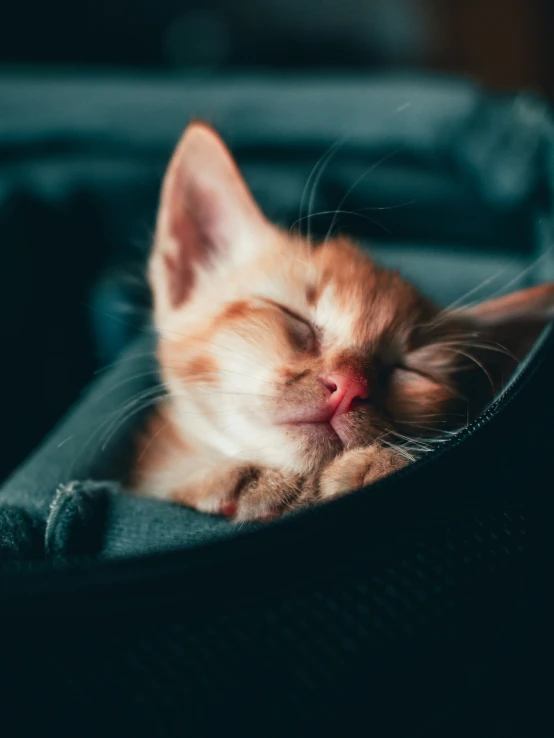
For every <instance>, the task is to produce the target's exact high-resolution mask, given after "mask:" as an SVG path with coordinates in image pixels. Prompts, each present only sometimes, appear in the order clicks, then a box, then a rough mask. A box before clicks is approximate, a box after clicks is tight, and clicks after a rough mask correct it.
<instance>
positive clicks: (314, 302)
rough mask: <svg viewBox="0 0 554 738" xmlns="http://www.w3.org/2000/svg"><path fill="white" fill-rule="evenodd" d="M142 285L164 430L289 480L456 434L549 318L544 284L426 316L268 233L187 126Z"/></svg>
mask: <svg viewBox="0 0 554 738" xmlns="http://www.w3.org/2000/svg"><path fill="white" fill-rule="evenodd" d="M149 276H150V282H151V285H152V289H153V293H154V306H155V320H156V326H157V329H158V332H159V335H160V341H159V361H160V366H161V371H162V375H163V379H164V381H165V383H166V385H167V387H168V389H169V393H170V410H171V417H172V419H173V422H174V423H175V425H176V428H177V429H178V430H179V431H180V433H181V434H182V435H183V436H185V437H186V439H187V441H188V442H189V443H191V442H192V443H193V444H197V445H198V446H199V447H206V448H209V449H212V450H215V451H218V452H220V453H222V454H224V455H225V456H230V457H234V458H236V459H240V460H243V461H245V462H248V463H253V464H260V465H264V466H274V467H278V468H281V469H283V470H287V471H291V472H294V473H307V472H309V471H312V470H314V469H315V468H317V467H318V466H320V465H322V464H323V463H325V462H327V461H329V460H330V459H331V458H333V457H334V456H335V455H337V454H338V453H340V452H341V451H342V450H343V449H344V448H346V449H351V448H355V447H357V446H362V445H367V444H369V443H371V442H372V441H374V440H376V439H379V440H380V442H381V443H385V444H392V445H400V446H402V445H403V444H405V443H408V444H409V443H410V441H408V440H407V439H409V438H410V439H411V438H418V439H421V438H422V437H423V438H432V437H437V438H441V437H445V436H444V434H445V432H448V431H450V430H452V429H455V428H458V427H461V426H463V425H465V424H466V423H467V421H468V418H471V417H474V416H475V414H476V413H478V412H479V411H480V410H481V409H482V408H483V407H484V406H485V405H486V404H487V403H488V402H489V401H490V400H491V399H492V398H493V396H494V393H496V392H497V391H498V390H499V389H500V388H501V387H502V385H503V384H504V383H505V382H506V381H507V379H508V378H509V376H510V374H511V373H512V372H513V371H514V369H515V367H516V365H517V361H518V360H519V359H521V358H522V356H523V355H524V353H525V352H526V350H528V348H529V347H530V346H531V345H532V343H533V341H534V340H535V339H536V337H537V336H538V334H539V333H540V331H541V329H542V328H543V326H544V325H545V323H546V321H547V320H548V317H549V316H550V315H551V314H552V311H553V308H554V286H553V285H545V286H541V287H536V288H533V289H530V290H526V291H523V292H519V293H516V294H514V295H509V296H507V297H503V298H500V299H498V300H493V301H490V302H488V303H484V304H482V305H479V306H477V307H473V308H471V309H463V310H457V311H453V312H445V311H440V310H439V309H438V308H437V307H435V306H434V305H433V304H432V303H431V302H430V301H429V300H427V299H426V298H425V297H423V296H422V295H421V294H420V293H419V292H418V291H417V290H416V289H415V288H414V287H413V286H411V285H410V284H408V283H407V282H405V281H404V280H403V279H401V277H400V276H399V275H398V274H397V273H396V272H391V271H388V270H386V269H383V268H381V267H379V266H377V265H376V264H375V263H374V262H373V261H372V260H371V259H370V258H368V256H367V255H365V254H364V253H362V251H360V250H358V249H357V248H356V246H355V245H354V244H353V243H351V242H350V241H348V240H345V239H342V238H341V239H328V240H326V241H325V242H324V243H309V242H308V241H307V240H305V239H303V238H301V237H300V236H297V235H290V234H289V233H287V232H284V231H281V230H279V229H277V228H276V227H275V226H273V225H272V224H270V223H269V222H268V221H267V220H266V219H265V218H264V216H263V215H262V213H261V212H260V210H259V208H258V207H257V205H256V203H255V202H254V200H253V199H252V196H251V194H250V193H249V191H248V189H247V187H246V185H245V183H244V181H243V179H242V177H241V175H240V174H239V171H238V169H237V167H236V165H235V163H234V162H233V160H232V158H231V156H230V154H229V152H228V151H227V149H226V148H225V146H224V144H223V142H222V141H221V140H220V139H219V137H218V136H217V135H216V134H215V133H214V131H213V130H211V129H210V128H208V127H207V126H205V125H203V124H199V123H196V124H193V125H191V126H189V128H188V129H187V131H186V132H185V134H184V136H183V138H182V140H181V142H180V143H179V145H178V147H177V150H176V152H175V154H174V156H173V159H172V161H171V163H170V165H169V168H168V171H167V174H166V177H165V181H164V184H163V190H162V196H161V204H160V209H159V214H158V223H157V232H156V237H155V245H154V249H153V253H152V256H151V260H150V265H149Z"/></svg>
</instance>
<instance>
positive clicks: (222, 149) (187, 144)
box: [149, 123, 271, 319]
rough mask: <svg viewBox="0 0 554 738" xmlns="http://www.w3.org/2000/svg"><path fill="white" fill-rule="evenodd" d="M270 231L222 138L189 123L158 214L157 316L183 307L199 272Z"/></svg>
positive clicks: (236, 257)
mask: <svg viewBox="0 0 554 738" xmlns="http://www.w3.org/2000/svg"><path fill="white" fill-rule="evenodd" d="M270 229H271V226H270V224H269V223H268V221H266V219H265V218H264V216H263V215H262V213H261V212H260V210H259V208H258V206H257V205H256V203H255V202H254V199H253V198H252V195H251V194H250V192H249V190H248V188H247V186H246V184H245V182H244V180H243V178H242V177H241V175H240V172H239V170H238V168H237V166H236V164H235V162H234V161H233V158H232V157H231V154H230V153H229V151H228V149H227V147H226V146H225V144H224V143H223V141H222V140H221V138H220V137H219V136H218V135H217V133H216V132H215V131H214V130H213V129H212V128H210V127H209V126H207V125H205V124H203V123H192V124H191V125H189V126H188V128H187V129H186V130H185V133H184V134H183V137H182V138H181V140H180V142H179V144H178V146H177V148H176V150H175V153H174V154H173V157H172V159H171V162H170V164H169V167H168V169H167V172H166V175H165V179H164V183H163V187H162V193H161V199H160V207H159V210H158V220H157V226H156V235H155V240H154V249H153V252H152V256H151V259H150V265H149V277H150V283H151V286H152V289H153V292H154V304H155V313H156V318H157V319H159V318H160V317H162V316H164V315H167V314H168V313H171V311H173V310H175V309H178V308H179V307H180V306H182V305H183V303H184V302H185V301H186V300H187V298H188V296H189V294H190V292H191V290H192V288H193V286H194V284H195V281H196V278H197V276H198V271H199V269H206V268H209V267H210V266H214V265H217V264H218V263H220V262H221V261H222V260H229V259H231V260H233V261H235V262H236V263H240V262H241V260H244V259H246V258H248V256H249V255H250V254H251V253H252V251H253V249H255V248H256V247H259V245H260V241H262V240H263V239H264V238H267V237H268V234H269V231H270Z"/></svg>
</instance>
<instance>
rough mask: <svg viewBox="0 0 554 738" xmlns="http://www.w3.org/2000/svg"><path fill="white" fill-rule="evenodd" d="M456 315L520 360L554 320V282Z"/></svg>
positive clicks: (487, 302)
mask: <svg viewBox="0 0 554 738" xmlns="http://www.w3.org/2000/svg"><path fill="white" fill-rule="evenodd" d="M457 314H458V315H461V316H463V317H464V318H469V319H470V320H471V322H473V324H474V325H476V327H477V329H478V330H479V331H480V332H482V333H483V334H484V335H485V336H486V337H487V338H488V339H489V340H491V341H495V342H497V343H498V344H499V346H502V347H503V348H505V349H506V350H508V351H509V352H510V353H512V354H513V355H514V356H515V357H516V358H517V360H518V361H521V359H523V358H524V357H525V355H526V353H527V352H528V351H529V350H530V349H531V347H532V346H533V344H534V342H535V341H536V340H537V338H538V337H539V335H540V334H541V332H542V331H543V329H544V328H545V327H546V325H547V323H548V322H549V321H550V320H552V319H553V318H554V283H551V284H542V285H538V286H537V287H530V288H529V289H525V290H520V291H518V292H513V293H512V294H509V295H504V296H503V297H498V298H496V299H493V300H487V301H486V302H482V303H480V304H479V305H475V306H474V307H471V308H465V309H463V310H461V311H457Z"/></svg>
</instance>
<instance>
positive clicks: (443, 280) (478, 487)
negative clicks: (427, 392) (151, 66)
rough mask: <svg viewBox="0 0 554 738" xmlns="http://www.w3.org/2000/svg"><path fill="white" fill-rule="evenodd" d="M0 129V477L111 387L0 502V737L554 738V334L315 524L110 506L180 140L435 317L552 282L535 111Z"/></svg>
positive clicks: (325, 100)
mask: <svg viewBox="0 0 554 738" xmlns="http://www.w3.org/2000/svg"><path fill="white" fill-rule="evenodd" d="M0 113H1V115H0V160H1V161H2V173H1V180H0V181H1V182H2V184H3V185H4V187H3V190H2V191H1V194H2V200H1V202H0V233H1V234H2V237H3V239H4V253H5V257H4V258H5V264H6V271H5V278H4V283H5V284H4V285H3V296H4V298H5V303H4V315H5V316H6V318H5V321H4V323H5V326H6V327H5V345H6V348H7V351H6V353H5V365H4V366H3V367H2V369H1V371H2V380H3V381H2V386H3V387H5V388H6V392H5V402H4V409H5V418H4V420H5V422H4V428H5V431H6V441H4V440H3V444H4V443H5V448H6V453H7V457H6V460H5V468H6V469H8V468H9V467H10V466H13V465H14V464H15V463H16V462H17V461H18V460H19V458H21V457H22V455H23V454H24V453H25V452H26V450H27V449H28V448H29V445H31V444H32V443H34V442H35V441H36V440H37V438H38V437H39V436H40V435H41V434H42V433H43V432H44V430H45V427H46V426H48V425H50V424H51V423H52V422H53V420H54V418H55V417H57V416H59V415H60V414H61V413H62V412H63V410H64V409H65V407H66V406H67V405H68V403H69V402H70V401H71V400H72V399H73V397H74V396H75V394H76V392H77V391H78V389H79V388H80V387H81V386H82V385H83V384H84V382H85V380H86V378H87V377H89V376H90V375H91V374H92V372H93V371H95V369H97V368H98V367H99V366H100V365H101V364H105V363H107V362H115V364H114V365H113V366H111V367H108V368H106V369H104V370H103V371H102V374H101V376H100V377H98V378H96V379H95V380H94V381H92V383H91V385H90V386H89V388H88V389H87V390H86V392H85V394H84V395H83V397H82V398H81V399H80V400H79V401H78V402H77V403H76V404H75V406H74V407H73V409H72V410H71V411H70V412H69V414H68V415H67V417H65V418H64V419H63V420H62V421H61V422H60V423H59V424H58V426H57V427H56V429H55V430H54V431H53V432H52V433H51V434H50V435H49V436H48V437H47V439H46V440H45V441H44V442H43V443H42V445H41V446H40V447H39V448H38V450H37V451H35V452H34V453H33V454H32V455H31V456H30V457H29V459H28V460H27V461H26V462H24V463H23V464H22V465H21V466H20V467H19V469H18V470H17V471H15V473H13V475H12V476H11V477H10V478H9V479H8V480H7V481H6V483H5V484H4V486H3V487H2V489H1V490H0V554H1V559H0V563H1V569H0V614H1V615H3V616H4V617H8V616H11V618H12V619H11V621H10V624H9V625H8V626H7V628H5V630H4V634H5V637H4V647H3V649H2V660H1V664H0V668H1V669H2V674H3V676H4V679H3V683H2V689H1V690H0V694H1V695H2V698H3V700H4V701H5V703H6V706H5V708H4V709H3V710H2V718H1V720H2V725H3V726H4V728H5V729H6V733H5V734H6V735H7V736H12V735H33V734H34V733H35V732H36V731H37V730H44V729H45V725H46V726H50V727H51V730H52V731H53V732H54V731H55V732H56V733H57V734H58V735H59V734H64V735H65V734H68V735H69V734H71V735H78V736H89V735H90V736H107V735H112V734H113V735H116V734H117V735H119V736H120V735H132V736H135V735H148V736H157V735H160V736H164V738H166V737H167V736H179V737H180V736H184V735H190V736H194V738H197V737H200V736H216V735H239V734H241V735H247V736H250V735H252V736H264V737H266V736H273V735H275V736H293V735H298V736H308V735H318V736H319V735H334V736H342V735H356V734H369V733H372V734H374V735H378V736H384V735H387V736H389V735H391V736H392V735H394V736H396V735H403V736H444V735H449V736H458V735H459V736H462V735H463V736H466V735H468V734H469V735H473V736H486V737H487V738H492V737H493V736H499V737H500V736H502V738H506V737H507V736H524V735H525V736H527V735H529V736H531V735H532V736H537V737H538V736H543V735H545V736H546V735H551V734H554V724H553V722H552V719H551V716H550V714H549V709H548V707H549V702H550V691H551V688H552V683H551V682H552V679H551V678H550V676H549V675H548V671H546V672H544V671H541V666H542V665H544V669H548V667H549V660H550V658H551V657H552V650H551V648H550V639H549V630H550V628H549V614H550V613H549V609H550V593H549V589H550V581H551V562H552V534H551V531H552V529H553V523H554V516H553V509H552V494H551V489H552V476H553V471H554V463H553V460H552V458H553V442H554V434H553V431H552V423H551V417H552V407H553V397H552V381H551V378H552V376H554V346H553V344H554V338H553V337H552V335H551V333H550V330H547V331H545V333H544V334H543V336H542V337H541V339H540V341H539V342H538V344H537V345H536V346H535V348H534V350H533V351H532V352H531V355H530V356H529V357H528V359H527V360H526V361H525V362H524V364H523V365H522V366H521V367H520V369H519V371H518V373H517V376H516V377H515V378H514V379H513V380H512V382H511V384H510V386H509V387H508V388H507V389H506V390H505V391H504V392H503V394H502V395H501V396H500V397H499V398H498V399H497V400H496V401H495V402H494V403H493V404H492V405H491V406H490V407H489V408H488V409H487V410H486V411H485V413H484V414H483V415H482V416H481V418H480V419H479V420H478V421H477V422H475V423H473V424H472V425H470V426H469V427H468V428H466V429H465V430H463V431H462V432H460V433H459V434H458V435H457V436H455V437H454V438H453V439H452V440H451V441H449V442H448V443H445V444H444V445H443V446H442V447H441V448H440V450H438V451H435V452H433V453H432V454H430V455H428V456H426V457H425V458H423V459H422V460H421V461H419V462H418V463H416V464H414V465H413V466H411V467H409V468H407V469H405V470H403V471H402V472H400V473H397V474H395V475H394V476H392V477H390V478H388V479H385V480H383V481H382V482H380V483H378V484H376V485H374V486H372V487H370V488H368V489H365V490H360V491H358V492H356V493H355V494H352V495H350V496H348V497H346V498H344V499H341V500H339V501H337V502H334V503H332V504H329V505H327V506H324V507H321V508H319V509H313V510H309V511H307V512H305V513H302V514H299V515H297V516H294V517H291V518H288V519H284V520H282V521H278V522H277V523H275V524H272V525H269V526H247V527H243V528H240V529H237V528H235V527H233V526H232V525H231V524H229V523H227V522H226V521H223V520H220V519H218V518H212V517H209V516H204V515H201V514H199V513H196V512H194V511H192V510H188V509H185V508H181V507H178V506H174V505H171V504H166V503H161V502H155V501H152V500H141V499H136V498H134V497H131V496H128V495H126V494H124V493H122V492H121V491H120V489H119V487H118V485H117V483H116V481H117V480H118V479H119V478H120V477H121V475H122V473H123V470H124V469H125V466H126V463H127V461H128V458H129V456H128V455H129V451H130V449H131V443H132V435H133V431H134V429H135V428H136V427H137V425H138V424H139V423H140V419H141V417H142V414H143V413H144V407H143V402H142V401H141V400H140V399H138V398H140V397H142V399H143V400H144V399H146V398H148V391H149V388H150V387H151V386H152V383H153V381H154V378H155V377H154V374H153V371H155V362H154V359H153V356H152V352H153V349H154V346H155V338H154V336H153V333H152V330H151V329H150V327H149V323H148V320H147V319H143V316H144V314H145V313H144V312H141V311H142V308H143V307H144V305H145V303H143V302H142V301H141V300H140V299H139V298H138V293H137V292H136V290H135V288H134V287H133V286H129V283H128V281H126V280H125V279H123V278H122V275H124V274H125V273H128V272H129V269H130V264H131V262H132V263H133V264H134V265H136V266H137V267H138V269H139V271H140V269H141V268H142V266H143V265H144V261H145V258H146V255H147V251H148V247H149V243H148V232H149V229H150V228H151V226H152V223H153V219H154V213H155V207H156V200H157V194H158V188H159V184H160V181H161V177H162V175H163V171H164V167H165V165H166V163H167V160H168V158H169V155H170V152H171V149H172V147H173V146H174V144H175V142H176V140H177V138H178V136H179V135H180V133H181V130H182V129H183V127H184V126H185V124H186V123H187V121H188V120H189V119H190V117H192V116H194V117H203V118H207V119H208V120H209V121H210V122H212V123H213V124H214V125H215V126H216V127H217V128H218V129H219V130H220V131H221V132H222V134H223V135H224V137H225V138H226V140H227V142H228V143H229V145H230V147H231V149H232V150H233V152H234V153H235V155H236V156H237V159H238V161H239V164H240V165H241V168H242V169H243V171H244V173H245V176H246V179H247V180H248V182H249V184H250V186H251V188H252V190H253V192H254V195H255V196H256V198H257V199H258V201H259V202H260V204H261V205H262V207H263V209H264V210H265V212H266V213H267V215H268V217H270V218H271V219H273V220H276V221H278V222H280V223H283V224H288V225H291V224H292V223H293V222H294V221H296V220H297V219H298V218H302V217H303V215H306V204H307V203H309V205H310V213H311V214H315V213H322V214H321V215H313V217H311V218H310V224H311V228H312V232H317V233H320V234H322V235H323V234H325V232H326V230H327V228H329V226H330V223H331V222H332V220H333V218H334V216H333V211H334V210H336V209H337V207H338V206H339V203H340V209H342V210H344V211H349V213H350V214H349V215H348V214H346V215H345V214H341V215H340V216H339V222H340V225H341V227H344V229H345V230H348V231H349V232H350V233H353V234H354V235H355V236H357V237H358V238H359V239H362V240H363V241H364V242H365V241H368V242H371V246H372V249H373V250H374V252H375V254H376V257H377V258H378V259H381V260H382V261H384V262H385V263H391V264H397V265H399V266H400V267H401V269H402V271H403V272H404V273H405V274H406V276H407V277H408V278H411V279H413V280H414V281H415V282H416V283H417V284H419V285H420V286H421V287H422V288H423V289H424V290H425V291H426V292H427V294H429V296H431V297H433V298H435V299H437V300H438V301H439V302H441V303H443V304H448V303H450V302H452V301H454V300H458V299H462V298H464V296H465V297H466V298H467V299H474V298H475V297H476V296H479V297H485V296H487V295H488V294H492V293H496V292H497V291H499V290H503V289H506V290H508V289H514V288H515V287H516V286H524V285H526V284H531V283H533V282H537V281H544V280H546V279H552V278H553V275H554V270H553V268H552V267H553V262H554V257H553V254H552V184H553V182H554V171H553V163H554V158H553V156H554V134H553V130H554V129H553V126H552V122H551V120H550V118H549V114H548V111H547V110H546V109H545V108H544V106H543V105H542V104H541V103H540V102H539V101H537V100H536V99H534V98H532V97H526V96H519V97H491V96H487V95H485V94H484V93H483V92H482V91H480V90H479V89H477V88H476V87H474V86H472V85H470V84H469V83H465V82H453V81H450V80H432V79H400V78H382V79H373V80H370V81H363V80H347V79H343V80H336V81H325V80H322V79H318V80H317V81H314V80H309V79H308V80H304V81H302V80H301V81H298V82H291V81H289V80H279V79H264V78H261V77H260V78H259V79H254V78H250V79H228V80H225V81H223V82H215V81H209V80H196V81H183V80H164V79H155V78H152V79H151V80H147V81H138V80H136V79H107V80H100V79H89V78H81V79H57V80H55V79H42V80H33V79H30V78H26V77H23V78H17V79H16V78H7V77H5V78H2V79H0ZM337 142H338V143H337ZM339 144H340V145H339ZM333 146H335V148H334V149H332V147H333ZM330 150H333V152H334V153H333V157H332V158H330V159H328V160H327V161H326V166H325V168H323V169H321V170H319V169H317V168H316V170H315V173H314V172H313V171H312V170H313V167H314V164H316V162H317V161H318V159H320V157H322V156H323V157H324V159H325V154H326V152H329V151H330ZM310 173H312V178H311V184H312V186H313V185H314V181H315V180H317V187H316V188H313V189H310V188H308V189H307V195H305V196H304V205H305V207H304V211H303V212H300V213H299V205H300V202H301V200H302V195H303V191H304V188H305V185H306V182H307V180H308V178H309V177H310ZM353 185H355V186H353ZM349 188H350V190H349ZM345 193H348V194H347V196H346V197H345ZM362 208H363V210H361V209H362ZM368 208H371V209H368ZM329 211H331V214H329ZM360 211H361V212H362V213H363V214H364V216H365V217H359V215H358V214H357V213H359V212H360ZM301 222H302V221H301ZM137 239H138V242H139V244H138V246H137V244H136V242H137ZM133 268H135V267H133ZM516 283H517V284H516ZM470 290H471V294H468V293H469V291H470ZM121 303H122V304H124V305H127V306H128V305H129V304H131V305H133V306H134V307H135V308H136V311H137V312H135V313H133V314H132V315H129V314H128V313H121V312H120V309H119V306H120V304H121ZM137 316H138V317H137ZM138 393H143V394H142V395H141V394H138ZM22 426H23V427H22ZM114 480H116V481H114ZM27 616H35V617H34V618H33V620H32V621H31V620H30V619H29V618H28V617H27ZM85 616H88V617H85ZM103 616H110V617H109V618H108V617H103ZM20 704H23V707H24V709H21V710H17V709H16V705H20ZM8 726H9V729H8Z"/></svg>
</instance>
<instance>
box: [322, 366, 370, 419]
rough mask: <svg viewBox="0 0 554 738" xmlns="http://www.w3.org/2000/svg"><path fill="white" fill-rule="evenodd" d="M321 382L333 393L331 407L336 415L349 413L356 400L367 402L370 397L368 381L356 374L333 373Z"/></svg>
mask: <svg viewBox="0 0 554 738" xmlns="http://www.w3.org/2000/svg"><path fill="white" fill-rule="evenodd" d="M321 381H322V382H323V384H324V385H325V387H327V389H328V390H329V392H330V393H331V394H330V396H329V405H330V406H331V409H332V410H333V411H334V412H333V414H334V415H342V414H343V413H347V412H348V411H349V410H350V409H351V408H352V404H353V402H354V400H365V398H366V397H369V390H368V386H367V381H366V380H365V379H364V378H363V377H360V376H359V375H356V374H349V373H348V372H332V373H331V374H326V375H325V376H323V377H321Z"/></svg>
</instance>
